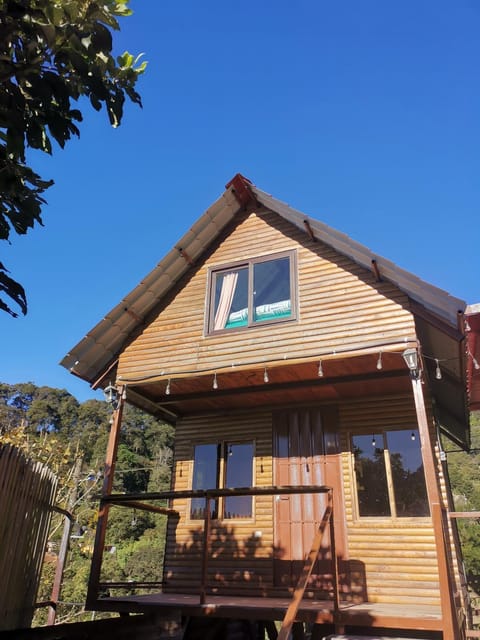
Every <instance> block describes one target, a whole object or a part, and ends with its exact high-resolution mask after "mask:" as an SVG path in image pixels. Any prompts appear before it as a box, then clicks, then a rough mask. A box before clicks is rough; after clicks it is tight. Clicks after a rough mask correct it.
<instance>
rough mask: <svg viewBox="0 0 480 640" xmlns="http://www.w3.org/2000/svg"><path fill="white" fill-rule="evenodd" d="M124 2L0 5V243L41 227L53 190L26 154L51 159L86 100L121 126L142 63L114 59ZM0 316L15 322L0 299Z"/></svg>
mask: <svg viewBox="0 0 480 640" xmlns="http://www.w3.org/2000/svg"><path fill="white" fill-rule="evenodd" d="M130 14H131V10H130V9H129V8H128V0H99V1H97V0H55V2H52V0H0V239H1V240H7V241H9V238H10V234H11V232H12V231H13V232H15V233H18V234H25V233H27V231H28V230H29V229H30V228H32V227H33V226H34V224H35V223H37V224H40V225H42V224H43V222H42V218H41V211H42V206H43V205H44V204H45V199H44V195H43V194H44V192H45V191H46V190H47V189H48V188H49V187H50V186H51V185H52V184H53V181H52V180H44V179H42V178H41V177H40V176H39V175H38V174H37V173H35V172H34V171H33V170H32V169H31V168H30V167H29V166H27V164H26V149H27V148H32V149H38V150H40V151H43V152H45V153H48V154H51V153H52V149H53V147H52V141H53V140H54V141H55V142H56V143H57V144H58V145H59V146H60V147H62V148H63V147H64V146H65V143H66V142H67V141H68V140H70V138H71V137H72V136H79V135H80V129H79V123H80V122H81V121H82V112H81V111H80V109H79V108H78V101H79V100H80V99H81V98H82V97H83V98H86V99H87V100H88V101H89V102H90V104H91V106H92V107H93V108H94V109H95V110H97V111H99V110H100V109H102V106H104V107H105V109H106V111H107V114H108V118H109V120H110V124H111V125H112V126H114V127H117V126H118V125H119V124H120V123H121V120H122V116H123V108H124V103H125V99H126V98H127V97H128V98H129V99H130V100H131V101H132V102H134V103H136V104H138V105H140V106H141V99H140V95H139V94H138V93H137V91H136V90H135V85H136V82H137V79H138V76H139V75H140V74H141V73H142V72H143V71H144V70H145V66H146V63H145V62H140V60H139V56H137V57H136V58H134V57H133V56H132V55H131V54H130V53H128V52H125V53H124V54H123V55H121V56H118V57H116V58H115V57H114V56H113V55H112V49H113V40H112V31H114V30H118V29H119V23H118V18H119V17H122V16H128V15H130ZM2 293H3V294H5V295H6V296H8V297H9V298H10V300H12V301H13V302H14V303H15V304H16V305H17V306H18V307H19V308H20V310H21V312H22V313H23V314H25V313H26V311H27V300H26V296H25V291H24V289H23V287H22V286H21V285H20V284H19V283H18V282H16V281H15V280H14V279H13V278H11V277H10V276H9V275H8V271H7V269H6V267H5V266H4V265H3V264H2V263H1V262H0V294H2ZM0 309H1V310H3V311H6V312H7V313H9V314H11V315H12V316H16V315H18V314H17V313H16V312H15V311H14V310H13V309H12V308H11V306H10V302H9V303H7V302H6V301H5V298H4V297H2V296H1V295H0Z"/></svg>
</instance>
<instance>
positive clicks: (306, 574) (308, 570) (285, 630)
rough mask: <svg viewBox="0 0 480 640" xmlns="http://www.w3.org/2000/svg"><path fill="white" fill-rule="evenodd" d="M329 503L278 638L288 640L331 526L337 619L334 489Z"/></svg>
mask: <svg viewBox="0 0 480 640" xmlns="http://www.w3.org/2000/svg"><path fill="white" fill-rule="evenodd" d="M327 495H328V504H327V507H326V509H325V512H324V514H323V517H322V521H321V522H320V525H319V527H318V529H317V531H316V533H315V535H314V537H313V542H312V548H311V549H310V552H309V554H308V556H307V558H306V560H305V564H304V566H303V569H302V573H301V575H300V578H299V579H298V582H297V586H296V587H295V591H294V592H293V595H292V600H291V602H290V604H289V606H288V609H287V611H286V612H285V616H284V618H283V621H282V626H281V627H280V631H279V633H278V640H288V638H289V635H290V631H291V629H292V626H293V623H294V622H295V618H296V616H297V611H298V608H299V606H300V602H301V601H302V598H303V595H304V593H305V589H306V587H307V584H308V580H309V578H310V576H311V574H312V570H313V567H314V565H315V562H316V560H317V558H318V554H319V552H320V548H321V545H322V540H323V537H324V535H325V531H326V530H327V527H328V526H329V529H330V551H331V555H332V568H333V570H332V575H333V600H334V620H336V619H337V612H338V605H339V592H338V566H337V554H336V551H335V535H334V527H333V499H332V490H331V489H330V490H329V491H328V494H327Z"/></svg>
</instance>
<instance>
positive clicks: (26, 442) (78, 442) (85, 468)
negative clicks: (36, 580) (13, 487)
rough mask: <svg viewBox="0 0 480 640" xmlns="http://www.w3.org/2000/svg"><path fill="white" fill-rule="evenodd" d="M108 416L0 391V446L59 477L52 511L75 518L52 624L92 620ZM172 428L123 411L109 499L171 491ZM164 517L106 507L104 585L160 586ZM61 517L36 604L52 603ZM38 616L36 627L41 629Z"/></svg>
mask: <svg viewBox="0 0 480 640" xmlns="http://www.w3.org/2000/svg"><path fill="white" fill-rule="evenodd" d="M111 417H112V409H111V407H110V405H108V404H107V403H106V402H104V401H101V400H87V401H85V402H82V403H79V402H78V401H77V400H76V399H75V398H74V397H73V396H72V395H71V394H70V393H69V392H68V391H66V390H65V389H55V388H51V387H37V386H35V385H34V384H31V383H23V384H16V385H9V384H3V383H0V442H1V443H5V444H7V443H8V444H12V445H14V446H16V447H18V448H20V449H22V450H23V452H24V453H25V455H26V456H27V457H29V458H32V459H34V460H38V461H40V462H42V463H44V464H45V465H47V466H48V467H49V468H50V469H51V470H52V471H53V472H54V473H55V474H56V475H57V477H58V479H59V488H58V493H57V505H58V506H60V507H62V508H63V509H67V510H68V511H70V512H71V513H72V514H73V516H74V525H73V528H72V535H71V537H70V547H69V552H68V556H67V562H66V567H65V572H64V580H63V583H62V590H61V595H60V600H61V602H60V605H59V606H58V608H57V622H73V621H80V620H87V619H91V617H92V614H91V613H84V612H83V605H84V603H85V597H86V590H87V581H88V576H89V572H90V562H91V557H92V551H93V541H94V536H95V525H96V512H97V508H98V496H99V495H100V492H101V487H102V482H103V468H104V461H105V452H106V449H107V441H108V435H109V431H110V420H111ZM173 436H174V428H173V427H172V426H170V425H168V424H164V423H162V422H159V421H157V420H156V419H155V418H153V417H152V416H150V415H148V414H146V413H144V412H142V411H140V410H138V409H135V408H134V407H131V406H129V405H126V406H125V409H124V413H123V420H122V429H121V434H120V443H119V448H118V458H117V465H116V469H115V481H114V491H115V493H131V492H141V491H162V490H166V489H169V488H170V475H171V463H172V448H173ZM165 524H166V518H165V516H159V515H156V514H151V513H149V512H145V511H139V512H135V511H133V510H132V509H128V508H122V507H112V508H111V510H110V516H109V526H108V530H107V540H106V549H108V550H109V551H110V553H106V554H105V557H104V562H103V572H104V575H103V576H102V579H105V580H114V581H121V582H126V581H129V580H134V581H135V580H141V581H160V580H161V579H162V561H163V548H164V540H165ZM62 532H63V517H62V516H60V515H58V514H54V516H53V521H52V527H51V533H50V541H49V546H48V549H47V554H46V562H45V564H44V570H43V574H42V580H41V585H40V592H39V594H38V596H37V601H38V602H41V601H48V600H49V599H50V594H51V589H52V585H53V576H54V572H55V563H56V557H57V553H58V549H59V546H60V540H61V536H62ZM46 616H47V610H46V609H39V610H38V611H37V613H36V615H35V619H34V624H37V625H38V624H43V623H44V622H45V620H46Z"/></svg>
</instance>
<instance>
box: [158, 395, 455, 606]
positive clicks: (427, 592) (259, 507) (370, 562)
mask: <svg viewBox="0 0 480 640" xmlns="http://www.w3.org/2000/svg"><path fill="white" fill-rule="evenodd" d="M339 423H340V424H339V429H340V440H341V449H342V454H341V455H342V473H343V499H344V514H345V519H346V530H347V549H346V551H345V554H344V556H343V557H342V558H340V561H341V567H343V569H342V572H343V573H345V574H346V577H345V580H346V582H345V584H344V585H343V595H344V597H345V598H347V599H348V600H350V601H352V602H360V601H362V600H368V601H370V602H374V603H384V604H389V603H392V604H393V603H396V604H413V603H417V604H424V605H426V606H430V605H432V606H438V605H439V604H440V596H439V576H438V569H437V554H436V548H435V536H434V531H433V526H432V521H431V518H430V517H423V518H397V519H394V518H359V517H358V516H357V513H356V497H355V479H354V469H353V461H352V455H351V452H350V436H351V435H352V434H371V433H372V432H373V431H377V432H378V430H383V429H403V428H405V429H414V428H416V426H417V424H416V414H415V408H414V405H413V400H412V397H411V396H410V395H395V396H387V397H379V398H371V399H366V400H360V401H355V402H346V403H342V404H341V406H340V412H339ZM431 424H433V421H431ZM431 437H432V440H434V439H435V433H434V430H433V427H432V433H431ZM251 439H253V440H254V441H255V476H254V484H256V486H262V485H265V486H267V485H270V484H273V480H274V479H273V476H272V416H271V413H270V411H264V412H257V413H249V412H243V413H241V414H236V415H233V414H232V415H224V416H219V415H217V416H210V417H197V418H188V419H184V420H182V421H181V422H180V424H179V425H178V427H177V434H176V452H175V470H174V488H175V489H176V490H183V489H190V488H191V481H192V473H193V469H192V459H193V447H194V445H195V444H197V443H205V442H219V441H222V440H223V441H241V440H251ZM437 473H439V474H440V475H439V478H440V486H441V491H442V497H443V499H444V500H445V501H446V494H447V492H446V488H445V482H444V480H443V477H442V470H441V466H440V464H439V465H438V467H437ZM174 506H175V508H176V509H178V510H179V512H180V514H181V515H180V520H179V522H178V523H177V522H173V521H172V522H171V523H170V528H169V535H168V543H167V550H166V559H165V581H166V585H167V587H166V588H167V590H173V591H174V590H177V591H184V592H195V590H196V589H198V584H199V581H200V558H201V550H202V540H203V536H202V528H203V522H199V521H194V520H190V519H189V501H188V500H178V501H177V502H176V503H175V505H174ZM272 507H273V505H272V499H271V498H269V497H268V498H267V497H257V498H256V499H255V507H254V510H255V517H254V519H252V520H243V521H234V520H230V521H229V520H223V521H222V522H219V523H216V524H215V526H214V528H213V537H212V540H213V544H212V550H213V555H212V561H211V562H210V565H209V588H210V589H214V590H215V589H218V593H229V592H232V593H233V592H234V593H240V594H241V593H243V594H245V595H246V594H251V595H254V594H255V593H257V594H263V595H266V594H270V593H274V592H275V590H274V588H273V576H272V569H273V563H272V545H273V536H274V532H273V508H272ZM256 531H261V532H262V537H261V539H260V540H257V541H255V540H254V538H253V534H254V532H256ZM452 561H453V564H454V566H455V564H456V560H455V557H453V559H452ZM455 574H456V576H457V582H458V571H455Z"/></svg>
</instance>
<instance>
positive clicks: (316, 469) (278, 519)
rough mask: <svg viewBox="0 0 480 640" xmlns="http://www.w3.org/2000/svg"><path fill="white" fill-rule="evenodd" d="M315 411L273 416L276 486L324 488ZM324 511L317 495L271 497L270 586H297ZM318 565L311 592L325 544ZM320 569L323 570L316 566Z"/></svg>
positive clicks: (322, 500) (326, 548)
mask: <svg viewBox="0 0 480 640" xmlns="http://www.w3.org/2000/svg"><path fill="white" fill-rule="evenodd" d="M323 435H324V430H323V427H322V417H321V412H320V409H316V408H310V409H290V410H284V411H278V412H275V413H274V415H273V451H274V482H275V484H276V485H293V486H299V485H322V484H325V464H326V456H325V450H324V437H323ZM325 507H326V496H325V495H323V494H307V495H290V496H277V498H276V500H275V518H274V530H275V536H274V540H275V556H274V580H275V586H283V587H290V586H294V585H295V584H296V582H297V581H298V578H299V575H300V572H301V571H302V568H303V565H304V561H305V558H306V556H307V555H308V553H309V551H310V549H311V545H312V541H313V538H314V535H315V533H316V530H317V528H318V525H319V523H320V521H321V519H322V515H323V513H324V510H325ZM322 549H323V551H322V552H321V553H320V562H317V563H316V565H315V567H314V569H313V571H312V576H311V578H310V584H309V586H310V587H311V588H321V586H322V585H323V583H324V579H323V578H322V574H324V573H325V571H328V572H329V569H327V568H326V567H329V565H330V562H321V559H322V557H323V558H324V559H325V560H328V558H329V543H328V538H326V539H325V541H324V543H323V545H322ZM324 564H325V568H324V567H323V566H322V565H324Z"/></svg>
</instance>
